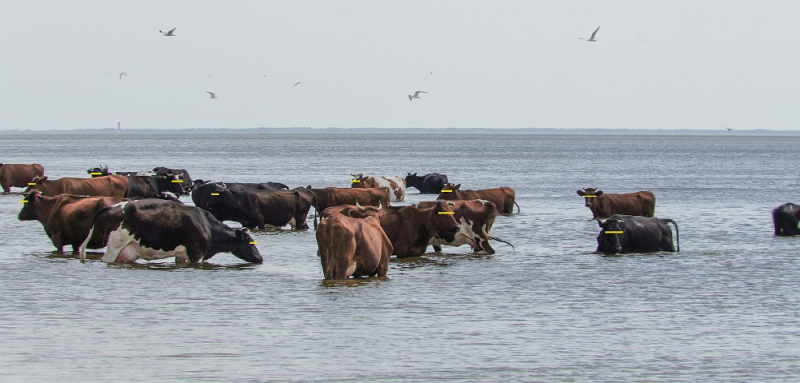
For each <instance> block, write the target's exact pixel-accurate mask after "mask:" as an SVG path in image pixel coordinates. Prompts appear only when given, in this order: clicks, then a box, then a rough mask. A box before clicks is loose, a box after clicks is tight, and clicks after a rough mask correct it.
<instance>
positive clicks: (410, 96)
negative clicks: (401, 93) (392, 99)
mask: <svg viewBox="0 0 800 383" xmlns="http://www.w3.org/2000/svg"><path fill="white" fill-rule="evenodd" d="M420 93H428V92H425V91H422V90H418V91H416V92H414V95H413V96H412V95H410V94H409V95H408V101H414V99H415V98H419V94H420Z"/></svg>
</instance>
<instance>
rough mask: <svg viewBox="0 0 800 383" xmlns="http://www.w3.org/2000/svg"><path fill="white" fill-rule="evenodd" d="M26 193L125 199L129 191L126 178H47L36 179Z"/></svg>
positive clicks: (112, 176)
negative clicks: (36, 191)
mask: <svg viewBox="0 0 800 383" xmlns="http://www.w3.org/2000/svg"><path fill="white" fill-rule="evenodd" d="M31 183H33V184H35V185H31V186H28V188H27V189H26V190H25V193H30V192H31V191H33V190H38V191H40V192H42V195H48V196H57V195H59V194H72V195H88V196H97V197H125V192H126V191H127V190H128V178H127V177H125V176H117V175H111V176H105V177H98V178H60V179H57V180H52V181H49V180H48V179H47V177H39V176H37V177H34V178H33V179H32V180H31Z"/></svg>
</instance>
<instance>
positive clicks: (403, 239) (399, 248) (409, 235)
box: [323, 201, 459, 258]
mask: <svg viewBox="0 0 800 383" xmlns="http://www.w3.org/2000/svg"><path fill="white" fill-rule="evenodd" d="M434 204H435V205H434V206H433V207H428V208H418V207H416V206H413V205H409V206H380V207H379V208H378V209H377V210H379V211H385V212H386V217H385V218H383V219H381V227H382V228H383V231H384V232H386V236H387V237H389V239H390V240H391V241H392V247H393V248H394V250H393V251H392V254H395V255H397V257H398V258H406V257H419V256H420V255H422V254H424V253H425V250H426V249H427V248H428V244H429V243H430V242H431V239H432V238H433V237H434V236H435V235H436V234H437V233H440V235H442V236H443V237H444V239H445V240H447V241H451V242H452V241H454V240H455V233H457V232H458V230H459V226H458V222H457V221H456V219H455V218H454V217H453V216H454V215H455V212H453V209H452V207H453V206H454V205H455V203H454V202H448V201H436V202H434ZM361 209H364V207H361V206H360V205H354V206H350V205H348V206H337V207H332V208H330V210H328V209H326V210H325V211H323V216H329V215H332V214H342V215H345V216H350V217H359V214H361V213H360V210H361Z"/></svg>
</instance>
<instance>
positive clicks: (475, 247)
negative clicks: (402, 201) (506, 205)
mask: <svg viewBox="0 0 800 383" xmlns="http://www.w3.org/2000/svg"><path fill="white" fill-rule="evenodd" d="M453 203H454V204H455V206H453V212H454V213H455V214H454V215H453V218H455V219H456V221H457V222H458V227H459V230H458V232H457V233H456V234H455V238H454V239H453V240H452V241H448V240H446V239H445V238H446V237H450V235H448V234H447V233H436V236H434V237H433V238H432V239H431V241H430V245H433V249H434V251H437V252H441V251H442V245H447V246H461V245H464V244H468V245H469V246H470V247H472V251H473V252H475V253H484V254H494V253H495V251H494V249H493V248H492V246H491V245H490V244H489V240H490V239H494V240H496V241H500V242H503V243H505V244H508V245H509V246H511V247H512V249H513V248H514V245H512V244H511V243H509V242H506V241H504V240H502V239H500V238H497V237H494V236H491V235H489V231H490V230H492V225H493V224H494V218H495V217H496V216H497V214H498V213H497V205H495V204H494V203H492V202H489V201H485V200H480V199H478V200H471V201H453ZM414 206H416V207H419V208H429V207H434V206H436V202H434V201H424V202H418V203H416V204H414Z"/></svg>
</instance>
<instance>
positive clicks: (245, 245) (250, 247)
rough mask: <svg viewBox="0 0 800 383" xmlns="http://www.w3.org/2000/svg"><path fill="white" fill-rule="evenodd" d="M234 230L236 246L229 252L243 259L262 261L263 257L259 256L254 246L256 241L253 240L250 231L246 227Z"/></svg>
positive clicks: (253, 261) (255, 261) (254, 261)
mask: <svg viewBox="0 0 800 383" xmlns="http://www.w3.org/2000/svg"><path fill="white" fill-rule="evenodd" d="M234 232H235V236H236V246H235V247H234V248H233V250H231V254H233V255H235V256H236V257H237V258H239V259H241V260H243V261H247V262H252V263H264V258H262V257H261V253H260V252H259V251H258V247H256V241H255V240H253V237H252V236H251V235H250V232H249V231H248V230H247V229H234Z"/></svg>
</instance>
